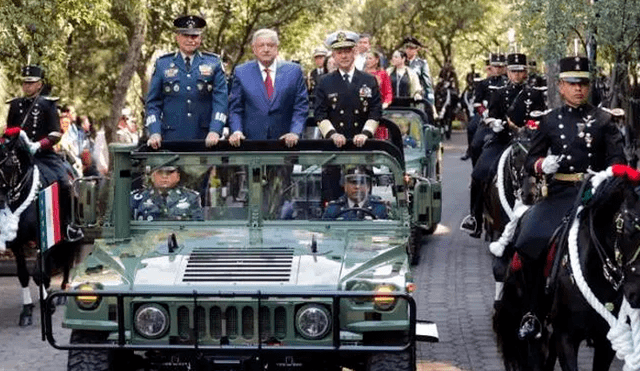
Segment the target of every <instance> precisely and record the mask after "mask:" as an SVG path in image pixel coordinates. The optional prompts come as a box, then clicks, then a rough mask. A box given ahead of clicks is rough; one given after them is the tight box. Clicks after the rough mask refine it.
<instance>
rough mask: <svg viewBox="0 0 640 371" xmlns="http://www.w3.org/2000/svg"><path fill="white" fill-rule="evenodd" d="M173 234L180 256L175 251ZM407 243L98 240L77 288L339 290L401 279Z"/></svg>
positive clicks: (269, 230) (295, 236)
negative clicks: (351, 282) (364, 280)
mask: <svg viewBox="0 0 640 371" xmlns="http://www.w3.org/2000/svg"><path fill="white" fill-rule="evenodd" d="M346 224H348V223H346ZM354 224H355V223H354ZM358 224H360V223H358ZM370 224H371V223H370ZM373 224H375V223H373ZM374 226H375V225H374ZM172 234H174V235H175V237H176V238H175V242H176V244H177V248H175V249H174V250H173V251H169V250H170V249H169V245H170V244H171V243H170V242H169V241H170V240H171V235H172ZM403 243H406V232H404V231H402V230H398V229H394V228H371V227H369V228H362V227H361V226H359V227H349V226H346V227H344V228H339V227H334V226H332V227H331V228H330V229H327V228H326V227H323V228H320V227H317V228H309V227H299V228H296V227H293V228H292V227H291V226H288V227H280V226H276V227H263V228H260V229H257V230H249V229H247V228H246V227H244V228H216V229H207V230H194V231H172V230H160V231H150V232H147V233H146V234H144V235H140V236H137V237H135V238H133V239H131V240H128V241H126V242H121V243H109V242H108V241H107V240H97V241H96V244H95V247H94V250H93V252H92V254H91V255H90V256H89V258H88V259H85V261H84V262H83V263H82V264H81V265H80V266H78V267H77V269H76V271H75V273H76V275H75V278H74V280H73V281H74V283H75V284H79V283H82V282H95V281H98V282H100V283H101V284H102V285H103V286H109V285H111V286H119V287H120V288H121V289H122V288H123V287H122V286H127V288H128V289H131V290H144V291H147V292H149V291H151V292H153V291H166V290H169V289H170V290H171V291H175V290H189V291H192V290H207V289H212V288H214V289H215V290H216V291H217V290H220V291H231V290H234V291H235V290H238V289H242V290H258V289H261V290H270V291H279V290H281V289H282V290H287V291H291V290H292V288H294V287H295V288H296V289H300V290H310V289H312V290H339V289H341V287H342V284H343V282H345V281H346V280H348V279H350V278H352V277H357V276H366V277H368V278H376V277H378V278H380V277H391V276H394V275H398V274H401V273H402V272H401V270H399V269H396V268H397V267H398V266H399V265H406V254H405V253H404V251H405V248H406V246H405V245H404V244H403ZM312 246H314V247H315V250H316V251H315V252H313V251H312ZM394 267H396V268H394Z"/></svg>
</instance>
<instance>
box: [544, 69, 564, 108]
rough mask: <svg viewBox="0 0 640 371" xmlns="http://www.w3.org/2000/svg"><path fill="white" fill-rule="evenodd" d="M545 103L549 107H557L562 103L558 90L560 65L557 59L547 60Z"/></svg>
mask: <svg viewBox="0 0 640 371" xmlns="http://www.w3.org/2000/svg"><path fill="white" fill-rule="evenodd" d="M546 65H547V104H548V105H549V108H551V109H553V108H557V107H560V105H562V98H561V97H560V94H559V92H558V79H557V76H558V74H559V73H560V66H559V65H558V61H551V60H549V61H547V62H546Z"/></svg>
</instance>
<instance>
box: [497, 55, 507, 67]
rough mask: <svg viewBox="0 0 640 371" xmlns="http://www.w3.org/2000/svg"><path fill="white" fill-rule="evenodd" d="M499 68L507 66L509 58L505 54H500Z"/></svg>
mask: <svg viewBox="0 0 640 371" xmlns="http://www.w3.org/2000/svg"><path fill="white" fill-rule="evenodd" d="M498 63H499V64H498V66H506V65H507V56H506V55H504V53H500V54H498Z"/></svg>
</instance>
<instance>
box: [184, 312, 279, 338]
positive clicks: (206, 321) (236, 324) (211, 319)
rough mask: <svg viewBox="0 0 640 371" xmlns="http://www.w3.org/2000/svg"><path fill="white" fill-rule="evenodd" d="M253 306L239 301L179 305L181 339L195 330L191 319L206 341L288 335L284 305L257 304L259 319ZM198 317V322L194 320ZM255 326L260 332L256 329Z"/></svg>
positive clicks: (190, 335)
mask: <svg viewBox="0 0 640 371" xmlns="http://www.w3.org/2000/svg"><path fill="white" fill-rule="evenodd" d="M255 309H256V306H251V305H238V306H228V307H226V308H224V307H221V306H218V305H211V306H207V304H206V303H203V305H198V307H197V308H196V310H195V311H193V310H192V307H188V306H184V305H183V306H180V307H179V308H178V321H177V323H178V335H179V336H180V337H181V338H182V339H193V335H194V331H193V328H192V327H191V326H190V323H195V326H197V328H198V338H199V339H200V340H204V341H206V340H207V339H210V340H220V339H221V338H222V337H227V338H228V339H230V340H234V339H245V340H257V339H258V335H260V340H261V341H266V340H268V339H273V338H277V339H284V338H285V337H286V336H287V309H286V308H285V307H283V306H277V307H267V306H262V307H260V313H259V316H260V320H259V321H258V318H257V317H256V313H255V312H256V311H255ZM196 317H197V323H196ZM258 328H259V329H260V332H258Z"/></svg>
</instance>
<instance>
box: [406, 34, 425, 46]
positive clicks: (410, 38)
mask: <svg viewBox="0 0 640 371" xmlns="http://www.w3.org/2000/svg"><path fill="white" fill-rule="evenodd" d="M402 45H404V46H405V47H407V46H409V47H413V48H418V47H422V43H421V42H420V41H418V39H416V38H415V37H413V36H407V37H405V38H404V40H402Z"/></svg>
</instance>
